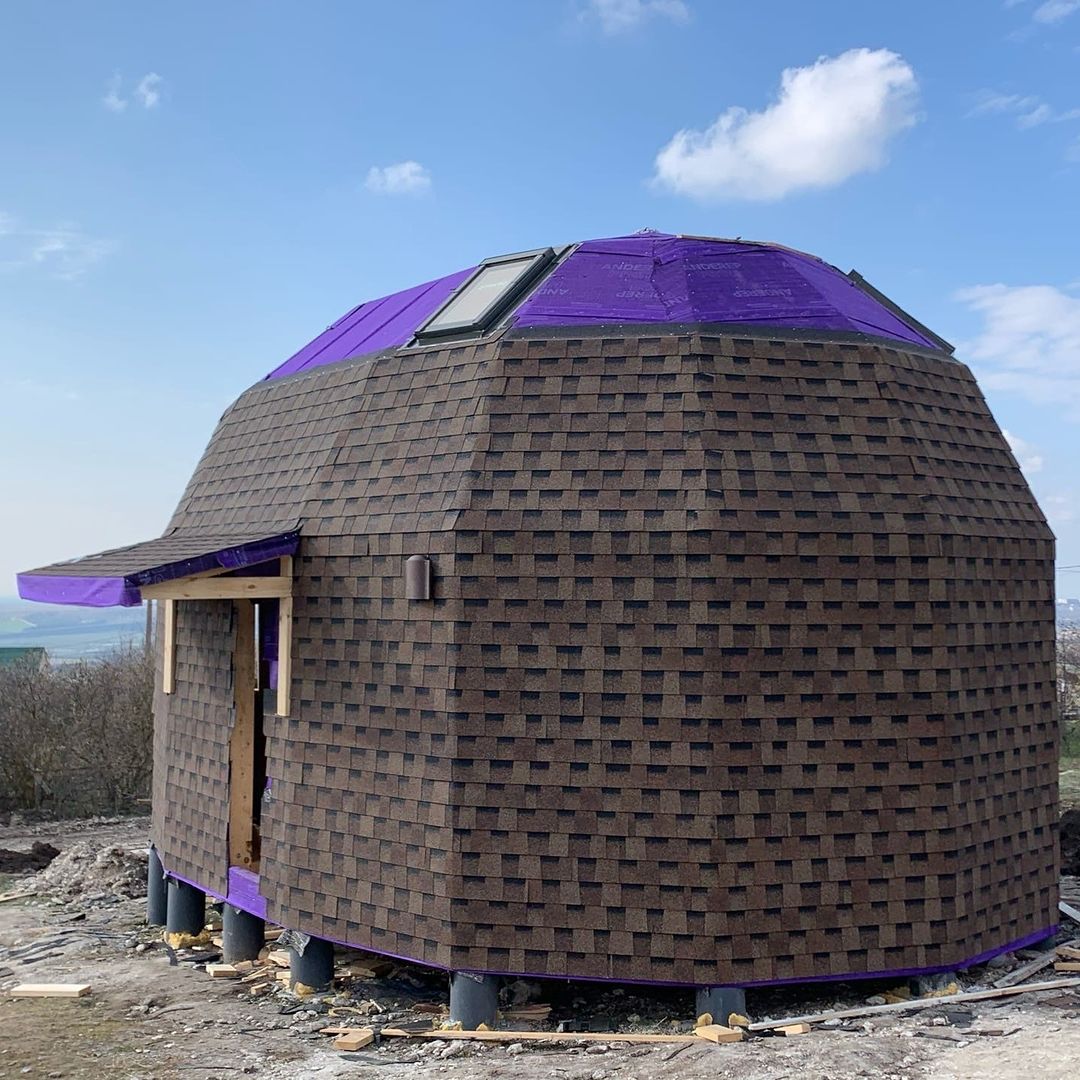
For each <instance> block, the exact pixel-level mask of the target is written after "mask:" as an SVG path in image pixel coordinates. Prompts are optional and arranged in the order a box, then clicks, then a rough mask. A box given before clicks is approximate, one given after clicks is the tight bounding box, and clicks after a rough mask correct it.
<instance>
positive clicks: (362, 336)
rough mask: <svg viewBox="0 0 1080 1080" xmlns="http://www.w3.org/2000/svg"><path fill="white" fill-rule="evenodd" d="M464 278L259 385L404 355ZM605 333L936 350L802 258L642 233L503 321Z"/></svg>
mask: <svg viewBox="0 0 1080 1080" xmlns="http://www.w3.org/2000/svg"><path fill="white" fill-rule="evenodd" d="M474 269H475V267H473V268H470V269H468V270H459V271H458V272H457V273H455V274H449V275H447V276H446V277H442V278H437V279H436V280H435V281H428V282H425V283H424V284H423V285H417V286H415V287H413V288H411V289H405V290H404V291H402V292H399V293H393V294H391V295H390V296H384V297H382V298H380V299H378V300H370V301H368V302H367V303H364V304H360V305H359V307H355V308H353V310H352V311H350V312H349V313H348V314H347V315H344V316H342V317H341V318H340V319H338V321H337V322H335V323H334V324H333V325H332V326H329V327H328V328H327V329H326V330H324V331H323V333H321V334H320V335H319V336H318V337H317V338H315V340H314V341H312V342H310V343H309V344H307V345H305V346H304V347H303V348H302V349H301V350H300V351H299V352H298V353H296V354H295V355H294V356H292V357H290V358H289V359H288V360H286V361H285V363H283V364H281V365H280V366H279V367H277V368H275V369H274V370H273V371H272V372H270V374H269V375H267V376H266V378H268V379H279V378H282V377H283V376H285V375H294V374H296V373H297V372H298V371H303V370H305V369H307V368H312V367H318V366H320V365H321V364H332V363H334V362H335V361H338V360H346V359H348V358H350V357H356V356H363V355H365V354H367V353H373V352H378V351H379V350H380V349H390V348H395V347H397V346H400V345H404V344H406V343H407V342H408V341H410V340H411V338H412V336H413V334H414V333H415V331H416V329H417V327H419V326H421V325H422V324H423V323H425V322H426V321H427V319H428V318H429V317H430V316H431V315H433V314H434V313H435V311H436V310H437V309H438V308H439V307H441V306H442V304H443V303H444V302H445V301H446V299H447V298H448V297H449V296H450V294H451V293H452V292H453V291H454V290H455V289H456V288H457V287H458V286H459V285H461V284H462V282H464V281H465V280H466V279H467V278H468V277H469V275H470V274H472V273H473V270H474ZM610 323H718V324H725V323H726V324H732V325H742V326H761V327H775V328H777V329H784V328H786V329H793V330H822V331H828V330H839V331H843V332H845V333H858V334H870V335H873V336H875V337H884V338H893V339H894V340H897V341H904V342H908V343H910V344H912V345H918V346H921V347H922V348H929V349H937V348H939V346H938V344H937V342H935V341H931V340H930V339H929V338H927V337H926V336H925V335H924V334H922V333H921V332H920V331H919V330H918V329H916V328H915V327H914V326H909V325H908V324H907V323H906V322H905V321H904V320H903V319H902V318H900V317H899V316H898V315H894V314H893V313H892V312H891V311H890V310H889V309H888V308H886V307H885V306H884V305H882V304H880V303H879V302H878V301H877V300H875V299H874V298H873V297H872V296H869V295H867V294H866V293H865V292H863V290H862V289H860V288H859V287H858V286H857V285H856V284H855V283H854V282H853V281H851V280H850V279H849V278H848V277H847V275H846V274H842V273H841V272H840V271H839V270H837V269H836V267H834V266H830V265H829V264H828V263H825V262H822V260H821V259H818V258H815V257H814V256H813V255H807V254H804V253H803V252H801V251H793V250H791V249H790V248H785V247H781V246H779V245H776V244H757V243H748V242H744V241H739V240H709V239H697V238H694V237H685V236H673V235H671V234H669V233H658V232H651V231H647V232H643V233H635V234H634V235H632V236H616V237H612V238H611V239H608V240H589V241H586V242H585V243H583V244H579V245H578V247H577V248H575V249H574V251H573V252H571V254H570V255H569V256H568V257H567V258H566V259H565V260H563V262H562V263H561V264H560V265H559V266H558V267H557V268H556V269H555V270H554V271H553V272H552V273H551V274H550V275H549V276H548V277H547V278H546V279H544V280H543V281H541V283H540V285H539V286H538V287H537V288H536V289H534V290H533V292H532V293H531V294H530V295H529V296H527V297H526V298H525V300H524V302H523V303H522V304H521V305H520V306H519V307H518V309H517V312H516V314H515V315H514V316H513V319H512V325H513V326H514V327H522V328H524V327H533V326H536V327H541V326H589V325H597V326H599V325H603V324H610Z"/></svg>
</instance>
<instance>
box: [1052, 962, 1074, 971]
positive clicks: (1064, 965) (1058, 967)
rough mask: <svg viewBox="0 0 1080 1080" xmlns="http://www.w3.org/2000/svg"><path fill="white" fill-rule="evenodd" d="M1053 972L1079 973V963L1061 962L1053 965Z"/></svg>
mask: <svg viewBox="0 0 1080 1080" xmlns="http://www.w3.org/2000/svg"><path fill="white" fill-rule="evenodd" d="M1054 970H1055V971H1080V963H1077V961H1075V960H1062V961H1059V962H1058V963H1056V964H1055V965H1054Z"/></svg>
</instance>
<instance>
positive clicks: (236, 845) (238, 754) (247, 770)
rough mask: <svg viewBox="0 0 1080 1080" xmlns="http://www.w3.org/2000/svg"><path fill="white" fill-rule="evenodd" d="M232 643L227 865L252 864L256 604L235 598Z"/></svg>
mask: <svg viewBox="0 0 1080 1080" xmlns="http://www.w3.org/2000/svg"><path fill="white" fill-rule="evenodd" d="M234 606H235V611H236V641H235V643H234V645H233V702H234V706H235V711H234V714H233V715H234V720H233V729H232V734H231V735H230V736H229V865H230V866H243V867H244V868H245V869H249V870H250V869H251V868H252V867H253V866H254V863H255V851H254V845H253V841H254V835H253V821H254V813H255V787H254V785H255V779H254V775H255V605H254V604H252V602H251V601H250V600H237V601H236V603H235V605H234Z"/></svg>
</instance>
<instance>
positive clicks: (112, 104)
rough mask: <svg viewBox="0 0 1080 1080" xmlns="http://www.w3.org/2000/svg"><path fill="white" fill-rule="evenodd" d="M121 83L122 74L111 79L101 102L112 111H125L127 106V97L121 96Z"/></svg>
mask: <svg viewBox="0 0 1080 1080" xmlns="http://www.w3.org/2000/svg"><path fill="white" fill-rule="evenodd" d="M120 85H121V79H120V76H119V75H114V76H113V77H112V78H111V79H110V80H109V85H108V87H107V88H106V90H105V96H104V97H103V98H102V99H101V103H102V104H103V105H104V106H105V108H106V109H108V110H109V111H110V112H123V111H124V110H125V109H126V108H127V99H126V98H123V97H121V96H120Z"/></svg>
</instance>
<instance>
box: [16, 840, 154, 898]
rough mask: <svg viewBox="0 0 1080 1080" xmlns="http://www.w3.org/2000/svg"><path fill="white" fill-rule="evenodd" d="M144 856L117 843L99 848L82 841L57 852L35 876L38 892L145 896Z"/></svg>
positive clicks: (74, 895) (68, 895)
mask: <svg viewBox="0 0 1080 1080" xmlns="http://www.w3.org/2000/svg"><path fill="white" fill-rule="evenodd" d="M146 869H147V855H146V852H145V851H131V850H129V849H128V848H124V847H120V846H118V845H111V846H109V847H104V848H103V847H99V846H98V845H97V844H94V843H90V842H87V841H82V842H79V843H75V844H72V845H71V846H70V847H69V848H68V849H67V850H66V851H64V852H63V853H61V854H60V855H58V856H57V857H56V858H55V859H54V860H53V861H52V862H51V863H50V865H49V866H47V867H46V868H45V869H44V870H42V871H41V873H40V874H38V875H37V877H36V878H35V879H34V882H33V884H34V886H35V887H36V888H37V891H38V894H39V895H42V896H44V895H51V896H53V897H56V898H57V899H61V900H73V899H76V898H80V897H91V896H113V897H117V898H127V899H134V898H136V897H140V896H145V895H146Z"/></svg>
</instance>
